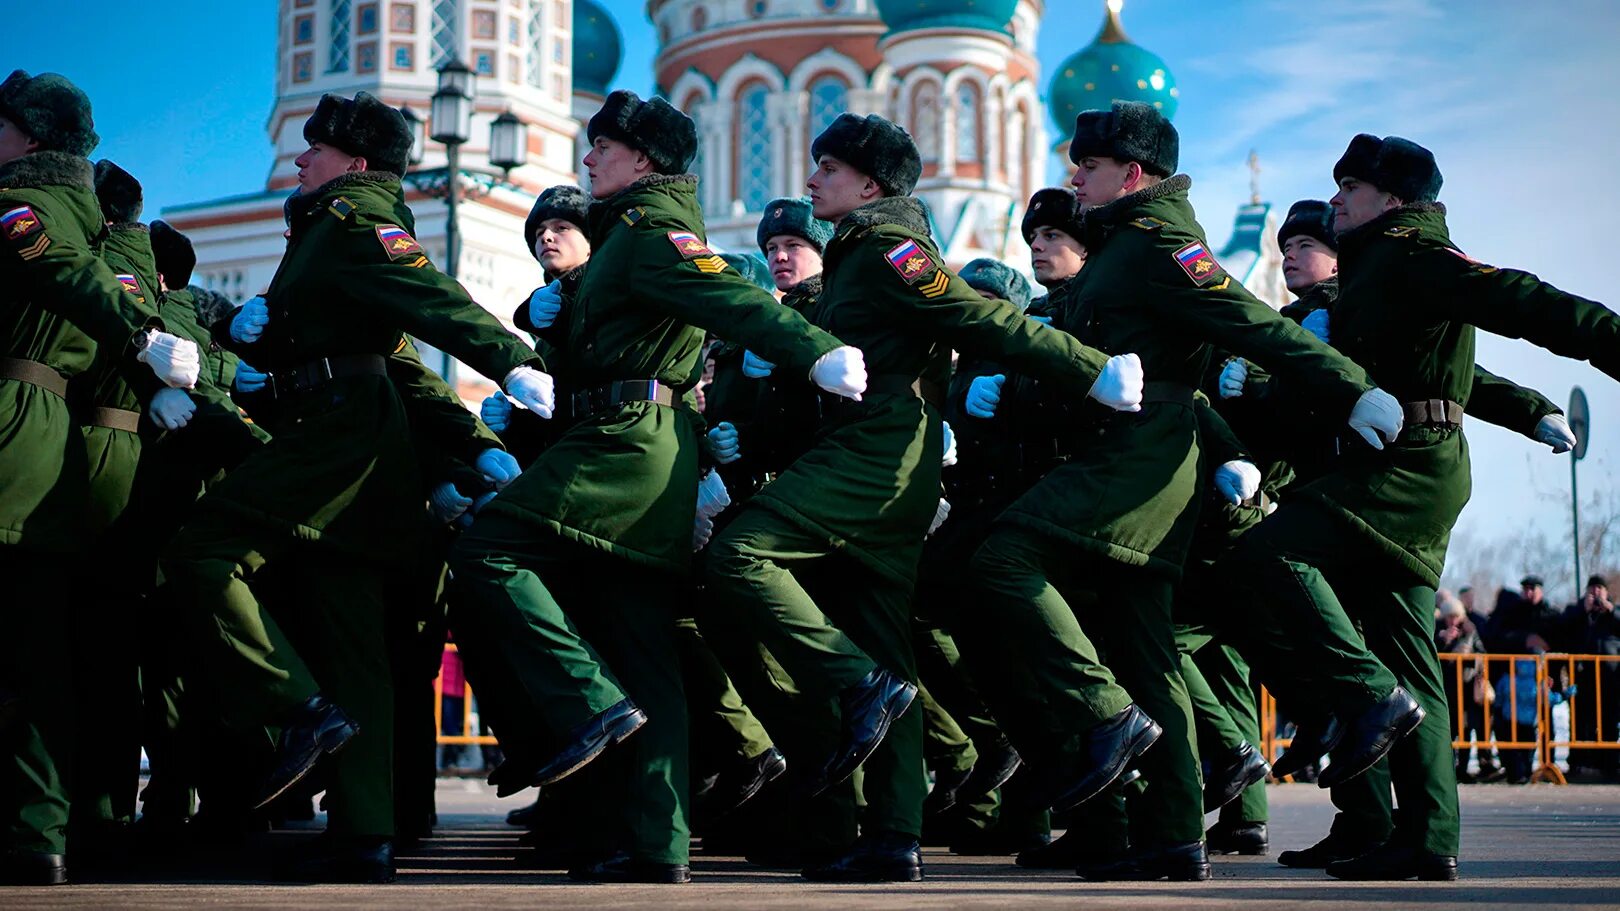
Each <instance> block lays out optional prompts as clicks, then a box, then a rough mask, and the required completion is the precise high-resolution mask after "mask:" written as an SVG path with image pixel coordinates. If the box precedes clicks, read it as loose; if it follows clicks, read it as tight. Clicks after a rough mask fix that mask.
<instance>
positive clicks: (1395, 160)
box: [1333, 133, 1442, 202]
mask: <svg viewBox="0 0 1620 911" xmlns="http://www.w3.org/2000/svg"><path fill="white" fill-rule="evenodd" d="M1346 177H1354V178H1356V179H1357V180H1364V181H1366V182H1367V183H1370V184H1372V185H1373V186H1375V187H1377V188H1378V189H1380V190H1383V191H1384V192H1385V193H1388V194H1390V195H1391V196H1394V197H1396V198H1398V199H1400V201H1401V202H1434V201H1435V199H1437V198H1438V197H1439V196H1440V184H1441V182H1442V181H1441V177H1440V166H1439V165H1438V164H1435V161H1434V153H1433V152H1430V151H1429V150H1428V149H1425V148H1424V147H1422V146H1420V145H1418V144H1417V143H1415V142H1413V141H1412V140H1410V139H1402V138H1401V137H1399V136H1386V137H1384V138H1382V139H1380V138H1378V137H1377V136H1374V135H1372V134H1371V133H1358V134H1356V138H1354V139H1352V140H1350V147H1349V148H1347V149H1345V150H1344V157H1342V158H1340V159H1339V162H1338V164H1335V165H1334V166H1333V181H1334V182H1335V183H1337V182H1339V181H1341V180H1343V179H1344V178H1346Z"/></svg>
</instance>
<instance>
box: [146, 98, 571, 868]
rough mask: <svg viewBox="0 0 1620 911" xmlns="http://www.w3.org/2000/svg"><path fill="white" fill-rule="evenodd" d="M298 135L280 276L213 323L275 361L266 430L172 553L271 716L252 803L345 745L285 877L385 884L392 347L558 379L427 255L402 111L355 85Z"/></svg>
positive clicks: (396, 450)
mask: <svg viewBox="0 0 1620 911" xmlns="http://www.w3.org/2000/svg"><path fill="white" fill-rule="evenodd" d="M304 137H305V139H307V140H308V141H309V144H310V147H309V149H308V150H307V151H306V152H304V153H303V154H302V155H300V156H299V157H298V161H297V164H298V168H299V186H300V192H299V193H298V194H296V195H295V196H294V197H293V198H292V200H291V201H290V202H289V214H290V216H291V231H290V235H289V241H288V246H287V251H286V254H285V256H284V257H283V259H282V262H281V265H280V267H279V268H278V269H277V272H276V276H275V278H274V279H273V280H272V281H271V283H270V287H269V290H268V291H267V292H266V294H265V296H264V297H263V298H255V299H253V300H250V301H249V302H247V303H246V304H244V305H243V306H242V307H241V308H240V309H238V310H237V311H236V314H235V315H234V316H233V317H232V319H231V320H229V321H228V322H226V323H223V324H221V325H218V326H216V327H215V336H216V338H217V339H218V340H219V341H220V343H221V344H222V345H224V346H225V347H228V348H231V349H232V350H234V351H236V352H237V353H238V354H240V355H241V356H242V357H243V358H244V359H246V360H249V361H250V362H251V363H252V364H253V365H254V366H255V367H257V368H259V370H261V371H264V372H265V373H266V374H267V378H266V379H265V380H264V381H263V382H264V383H265V389H264V391H263V392H262V393H260V394H261V395H264V396H266V397H267V398H268V399H269V400H271V402H272V403H273V407H272V408H271V409H270V413H271V414H272V417H273V420H272V422H271V423H272V426H271V432H272V435H273V439H272V440H271V441H270V443H269V444H268V445H267V446H265V447H264V448H263V449H261V450H259V451H257V452H255V453H253V454H251V455H249V456H248V457H247V458H246V459H244V460H243V461H242V463H241V464H239V465H237V466H236V467H235V468H234V469H233V470H232V471H231V472H230V473H229V474H228V475H227V476H226V477H225V479H224V480H223V481H222V482H221V483H219V484H218V485H216V486H214V487H213V488H212V489H211V490H210V491H209V492H208V493H207V495H205V496H204V497H203V499H202V501H201V502H200V503H199V504H198V505H197V507H196V513H195V515H194V516H193V518H192V520H191V521H190V522H189V523H188V524H187V525H186V527H185V528H184V529H183V530H182V531H181V532H180V534H179V535H178V537H177V538H176V539H175V540H174V541H173V542H172V543H171V544H170V546H169V548H168V550H167V551H166V552H165V554H164V556H163V559H162V561H161V566H162V570H163V573H164V576H165V577H166V579H167V581H168V588H169V594H170V597H171V599H172V600H173V602H174V603H175V604H177V605H180V606H181V607H182V608H183V609H184V610H185V611H186V612H187V613H188V615H189V619H190V620H192V621H194V626H195V628H196V629H197V630H198V632H199V633H200V634H201V635H200V636H199V638H198V639H197V641H196V644H195V645H194V649H195V651H196V653H197V655H198V658H199V661H200V662H201V665H202V669H203V671H204V672H205V673H207V674H208V679H209V680H210V681H211V683H212V684H213V687H214V688H215V690H216V691H217V692H219V693H221V694H226V698H224V699H222V701H223V702H225V703H226V704H225V705H223V706H221V708H222V709H223V710H224V711H225V713H226V714H227V716H228V717H230V718H231V719H233V720H234V721H236V722H237V723H238V724H241V725H244V726H251V725H274V726H276V727H279V729H280V733H279V737H278V739H277V741H276V753H275V764H274V767H273V768H272V770H271V772H270V774H269V776H268V777H267V778H266V780H265V784H264V786H263V789H262V791H261V793H260V795H259V802H260V805H263V804H265V803H268V802H270V801H271V800H273V799H274V798H275V797H276V796H278V795H279V794H281V793H282V792H284V791H286V790H287V789H288V788H290V787H292V786H293V785H294V784H296V783H297V782H298V781H299V780H300V779H301V778H303V776H304V775H306V774H308V772H309V771H310V770H311V769H312V768H313V767H314V765H315V764H316V762H317V761H319V760H320V759H321V758H322V757H323V756H326V755H330V754H333V753H336V752H337V751H338V750H339V749H342V750H343V754H342V755H340V756H338V757H337V759H336V762H335V769H334V772H335V778H334V782H333V786H332V788H331V790H330V791H329V792H328V796H327V807H328V811H329V817H328V818H329V821H330V822H329V829H330V833H331V835H330V837H329V838H328V839H325V840H323V842H322V843H321V844H320V845H319V846H318V850H315V851H312V852H311V853H310V854H308V855H306V856H304V857H301V858H299V859H297V860H295V861H294V862H292V863H290V864H288V865H287V866H286V867H285V868H284V869H283V870H281V871H280V873H281V875H283V876H286V877H288V878H294V879H310V880H318V881H362V882H386V881H390V880H391V879H392V878H393V875H394V871H393V856H392V842H391V840H392V837H393V827H394V813H393V806H392V783H391V780H392V776H391V774H390V772H391V769H392V764H393V754H392V721H393V697H392V693H391V691H390V690H391V687H390V684H389V663H388V656H387V650H386V647H385V642H384V634H383V630H384V628H385V626H386V623H385V617H384V614H385V598H384V593H385V586H386V579H387V570H388V567H389V565H390V561H399V560H401V559H407V560H408V559H409V558H410V556H411V555H413V554H414V553H415V546H414V545H415V542H414V540H411V534H412V532H413V531H414V530H415V529H417V528H419V527H420V525H419V519H420V516H419V513H420V510H421V501H420V500H419V499H418V498H417V497H415V496H401V492H403V491H411V490H415V489H416V486H417V484H418V477H417V468H416V465H415V461H414V459H413V458H412V457H411V450H410V438H409V432H410V428H409V426H408V423H407V418H406V413H405V409H404V406H403V404H402V402H401V398H400V393H399V392H398V391H397V390H396V388H395V386H394V384H393V383H392V382H390V380H389V378H388V376H387V367H386V364H387V358H388V356H389V355H390V354H392V353H394V352H395V351H396V350H397V349H398V348H399V345H400V342H401V340H402V333H403V332H409V333H410V334H411V335H413V336H416V337H419V338H422V339H423V340H425V341H427V342H429V343H431V344H434V345H435V346H437V347H439V348H441V349H443V350H445V351H448V352H450V353H451V354H453V355H454V356H456V357H457V358H458V359H460V360H462V361H464V362H466V363H468V364H470V365H471V366H472V367H473V368H474V369H477V370H479V371H480V372H482V373H483V374H484V375H486V376H489V377H491V378H494V379H497V380H499V381H501V383H502V384H503V385H504V386H505V388H506V389H507V391H508V392H509V393H511V394H512V395H514V396H515V397H517V398H518V399H519V400H520V401H523V402H524V403H525V405H527V406H528V407H530V408H533V409H535V410H537V411H539V412H540V413H542V414H546V413H549V411H550V407H551V386H552V384H551V379H550V377H549V376H547V375H546V374H544V373H541V372H540V371H539V370H537V369H535V366H536V365H538V363H539V359H538V358H537V357H536V356H535V354H534V352H533V351H532V350H530V349H529V347H528V346H527V345H525V344H523V343H522V342H521V341H520V340H519V339H517V338H516V337H515V336H513V335H511V334H510V333H508V332H507V331H505V330H504V329H503V328H501V326H500V324H499V322H497V321H496V320H495V319H494V317H492V316H490V315H489V314H488V313H487V312H486V311H484V310H483V308H481V307H479V306H478V305H477V304H476V303H474V302H473V301H472V300H471V299H469V298H468V297H467V294H466V292H465V291H464V290H463V289H462V288H461V286H460V285H458V284H456V282H455V281H454V280H452V279H450V278H449V277H448V276H446V275H444V274H443V273H440V272H439V271H438V270H436V269H434V268H433V266H432V263H431V262H430V261H429V260H428V257H427V254H426V253H425V252H424V251H423V250H422V248H421V245H420V244H418V243H417V242H416V239H415V238H414V237H413V236H412V232H411V228H412V223H413V219H412V216H411V212H410V209H409V208H407V207H406V205H405V201H404V193H403V191H402V189H401V187H400V179H399V175H400V174H401V173H403V171H404V169H405V165H406V156H407V154H408V152H409V150H410V146H411V135H410V130H409V129H408V128H407V127H406V125H405V122H404V119H403V117H401V115H400V114H399V112H398V111H396V110H394V109H393V108H390V107H388V106H386V105H384V104H383V103H382V102H380V101H378V100H377V99H375V98H373V97H372V96H370V95H367V94H366V93H364V92H362V93H360V94H359V95H357V96H356V97H355V98H354V99H346V98H340V97H338V96H335V95H326V96H323V97H322V98H321V100H320V103H319V105H318V106H317V108H316V110H315V112H314V114H312V115H311V116H310V118H309V120H308V122H306V123H305V125H304ZM267 564H268V565H276V564H279V565H280V566H279V570H280V573H281V578H282V579H283V581H284V582H287V583H288V584H289V588H288V590H289V591H291V592H296V603H288V604H285V605H282V604H277V605H275V607H277V608H278V609H277V610H276V611H275V614H276V616H274V617H272V615H271V613H269V612H266V611H265V610H264V608H263V606H262V605H261V604H260V602H259V600H258V598H257V597H256V596H255V595H254V592H253V591H252V589H251V588H250V587H249V580H250V579H252V578H253V577H254V576H255V575H256V574H257V573H258V572H259V571H260V570H261V569H263V568H264V567H265V566H266V565H267ZM289 600H291V599H289ZM278 623H285V624H287V625H288V627H289V630H290V631H291V633H292V636H291V638H292V639H294V640H296V642H297V648H296V650H295V649H294V648H293V647H292V646H291V645H290V644H289V642H288V637H287V636H284V635H283V634H282V632H281V629H280V627H279V626H278ZM306 658H307V660H308V661H309V662H310V664H305V660H306ZM311 665H313V667H311ZM317 673H318V675H319V678H320V680H321V685H320V686H318V685H317V683H316V674H317Z"/></svg>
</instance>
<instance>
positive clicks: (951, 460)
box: [939, 421, 956, 468]
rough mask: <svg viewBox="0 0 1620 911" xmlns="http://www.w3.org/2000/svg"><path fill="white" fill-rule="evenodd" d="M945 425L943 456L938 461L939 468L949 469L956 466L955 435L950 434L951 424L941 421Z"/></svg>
mask: <svg viewBox="0 0 1620 911" xmlns="http://www.w3.org/2000/svg"><path fill="white" fill-rule="evenodd" d="M940 423H942V424H944V425H945V455H944V457H942V458H941V459H940V460H939V467H941V468H949V467H951V466H952V465H955V464H956V434H954V433H952V432H951V422H950V421H941V422H940Z"/></svg>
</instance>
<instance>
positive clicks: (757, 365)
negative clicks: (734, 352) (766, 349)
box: [742, 351, 776, 380]
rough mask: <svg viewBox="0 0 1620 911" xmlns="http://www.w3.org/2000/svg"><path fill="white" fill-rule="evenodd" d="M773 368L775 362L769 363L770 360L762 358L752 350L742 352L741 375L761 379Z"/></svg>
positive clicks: (774, 367) (769, 373) (768, 374)
mask: <svg viewBox="0 0 1620 911" xmlns="http://www.w3.org/2000/svg"><path fill="white" fill-rule="evenodd" d="M775 369H776V365H775V364H773V363H771V362H770V361H767V360H765V359H764V358H762V357H760V356H759V355H757V354H755V353H754V352H752V351H744V352H743V365H742V372H743V376H746V377H752V378H753V379H756V380H762V379H764V378H765V377H768V376H770V375H771V371H772V370H775Z"/></svg>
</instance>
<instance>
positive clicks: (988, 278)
mask: <svg viewBox="0 0 1620 911" xmlns="http://www.w3.org/2000/svg"><path fill="white" fill-rule="evenodd" d="M957 274H958V275H960V276H962V281H965V282H967V283H968V287H970V288H972V289H973V290H975V291H978V292H980V293H982V294H988V295H990V296H991V297H999V298H1001V299H1002V300H1004V301H1011V302H1012V303H1013V304H1014V305H1016V306H1017V307H1018V309H1020V310H1024V309H1026V308H1028V307H1029V298H1030V288H1029V279H1027V278H1025V277H1024V276H1022V275H1020V274H1018V271H1017V270H1016V269H1014V268H1012V267H1011V266H1009V265H1007V264H1006V263H1001V262H997V261H996V260H993V259H989V258H987V257H983V256H981V257H979V258H978V259H975V260H969V261H968V264H967V265H965V266H963V267H962V271H960V272H958V273H957Z"/></svg>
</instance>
